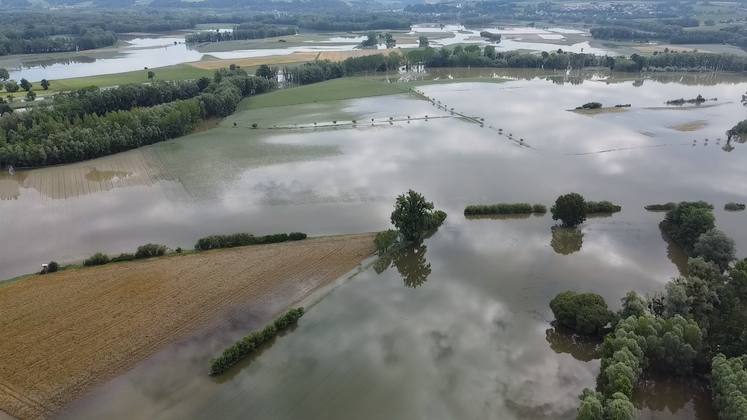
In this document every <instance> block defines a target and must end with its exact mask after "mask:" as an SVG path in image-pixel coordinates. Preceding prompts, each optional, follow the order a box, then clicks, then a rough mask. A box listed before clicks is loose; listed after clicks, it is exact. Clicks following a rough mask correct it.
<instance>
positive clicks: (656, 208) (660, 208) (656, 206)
mask: <svg viewBox="0 0 747 420" xmlns="http://www.w3.org/2000/svg"><path fill="white" fill-rule="evenodd" d="M676 205H677V203H673V202H671V201H670V202H669V203H666V204H649V205H648V206H646V207H644V208H645V209H646V210H648V211H664V210H666V211H669V210H672V209H673V208H674V207H675V206H676Z"/></svg>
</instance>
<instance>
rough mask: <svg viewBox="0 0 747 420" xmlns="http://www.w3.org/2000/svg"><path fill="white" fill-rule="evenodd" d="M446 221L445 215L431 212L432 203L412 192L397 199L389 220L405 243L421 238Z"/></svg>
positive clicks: (440, 212) (439, 212)
mask: <svg viewBox="0 0 747 420" xmlns="http://www.w3.org/2000/svg"><path fill="white" fill-rule="evenodd" d="M444 219H446V213H444V212H442V211H436V212H434V211H433V203H429V202H428V201H426V200H425V197H423V196H422V195H420V194H418V193H417V192H415V191H413V190H409V191H408V192H407V193H406V194H402V195H400V196H399V197H397V202H396V203H395V204H394V211H393V212H392V216H391V218H390V220H391V221H392V224H393V225H394V227H395V228H397V231H399V234H400V235H402V238H403V239H404V240H405V241H416V240H418V239H421V238H423V236H425V234H426V233H428V231H430V230H432V229H435V228H437V227H439V226H440V225H441V223H443V221H444Z"/></svg>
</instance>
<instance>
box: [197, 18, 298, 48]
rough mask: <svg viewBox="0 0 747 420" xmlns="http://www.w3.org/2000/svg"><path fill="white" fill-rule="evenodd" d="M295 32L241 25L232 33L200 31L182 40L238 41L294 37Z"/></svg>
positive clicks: (291, 29) (260, 24)
mask: <svg viewBox="0 0 747 420" xmlns="http://www.w3.org/2000/svg"><path fill="white" fill-rule="evenodd" d="M295 33H296V30H295V29H294V28H291V27H280V26H274V25H266V24H262V23H254V22H248V23H242V24H241V25H239V26H236V27H234V28H233V31H232V32H220V31H219V30H216V31H200V32H196V33H193V34H187V35H186V36H185V37H184V39H185V41H186V42H187V43H188V44H191V43H198V42H220V41H232V40H240V39H261V38H271V37H275V36H284V35H295Z"/></svg>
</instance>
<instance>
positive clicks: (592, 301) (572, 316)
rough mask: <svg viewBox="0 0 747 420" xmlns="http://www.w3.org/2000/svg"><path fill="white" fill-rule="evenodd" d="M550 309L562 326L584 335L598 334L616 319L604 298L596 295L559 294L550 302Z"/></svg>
mask: <svg viewBox="0 0 747 420" xmlns="http://www.w3.org/2000/svg"><path fill="white" fill-rule="evenodd" d="M550 309H551V310H552V313H553V315H555V319H556V320H557V321H558V322H559V323H560V324H562V325H565V326H566V327H569V328H573V329H574V330H576V331H578V332H580V333H582V334H596V333H597V332H599V331H600V330H601V329H602V328H604V327H605V326H606V325H607V324H609V323H610V322H612V320H613V319H614V314H613V313H612V311H610V310H609V309H607V303H606V302H605V301H604V298H603V297H601V296H599V295H597V294H594V293H581V294H578V293H576V292H573V291H571V290H568V291H565V292H562V293H558V295H557V296H555V298H553V300H552V301H550Z"/></svg>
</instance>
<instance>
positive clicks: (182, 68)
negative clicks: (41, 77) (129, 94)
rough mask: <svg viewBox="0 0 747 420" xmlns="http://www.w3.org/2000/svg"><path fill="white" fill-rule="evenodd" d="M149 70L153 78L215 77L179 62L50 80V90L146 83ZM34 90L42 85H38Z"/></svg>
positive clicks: (210, 72) (210, 71) (211, 72)
mask: <svg viewBox="0 0 747 420" xmlns="http://www.w3.org/2000/svg"><path fill="white" fill-rule="evenodd" d="M148 71H152V72H153V73H155V74H156V77H155V78H154V79H153V80H187V79H199V78H200V77H203V76H205V77H213V74H214V73H215V72H214V71H213V70H201V69H198V68H196V67H192V66H189V65H186V64H177V65H175V66H168V67H160V68H155V69H150V70H138V71H131V72H127V73H118V74H104V75H100V76H89V77H78V78H75V79H61V80H50V90H52V89H54V90H56V91H65V90H73V89H80V88H84V87H87V86H99V87H104V86H119V85H123V84H126V83H146V82H148V81H149V80H148ZM36 85H38V83H35V86H34V88H35V89H34V90H36V88H37V87H38V88H39V89H41V87H40V86H36Z"/></svg>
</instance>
